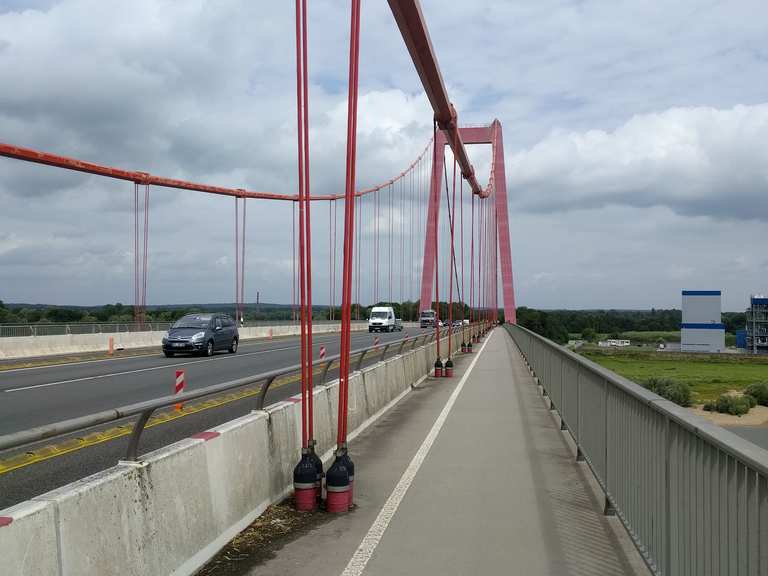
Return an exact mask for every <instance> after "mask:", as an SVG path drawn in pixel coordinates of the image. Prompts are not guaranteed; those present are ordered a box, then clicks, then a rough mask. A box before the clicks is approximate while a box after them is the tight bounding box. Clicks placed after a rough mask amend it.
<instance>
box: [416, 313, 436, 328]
mask: <svg viewBox="0 0 768 576" xmlns="http://www.w3.org/2000/svg"><path fill="white" fill-rule="evenodd" d="M419 326H420V327H421V328H434V326H435V311H434V310H422V311H421V314H420V315H419Z"/></svg>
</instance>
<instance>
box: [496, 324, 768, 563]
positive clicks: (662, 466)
mask: <svg viewBox="0 0 768 576" xmlns="http://www.w3.org/2000/svg"><path fill="white" fill-rule="evenodd" d="M506 328H507V330H508V331H509V334H510V335H511V336H512V338H513V340H514V341H515V343H516V344H517V347H518V348H519V350H520V352H521V353H522V355H523V357H524V359H525V361H526V363H527V364H528V367H529V368H530V370H531V372H532V373H533V374H534V375H535V377H536V379H537V380H538V383H539V384H540V385H541V387H542V389H543V393H544V394H545V395H547V396H549V398H550V401H551V407H552V409H553V410H556V411H557V412H558V414H559V416H560V418H561V422H562V425H561V427H562V428H563V429H564V430H568V432H569V433H570V435H571V437H572V438H573V440H574V442H575V443H576V446H577V456H576V457H577V459H578V460H581V459H583V460H585V461H586V462H587V464H588V465H589V467H590V468H591V470H592V472H593V474H594V475H595V477H596V478H597V481H598V482H599V483H600V486H601V487H602V489H603V491H604V492H605V497H606V510H605V511H606V513H607V514H614V513H615V514H617V515H618V516H619V518H621V521H622V522H623V523H624V526H625V527H626V528H627V530H628V532H629V534H630V536H631V537H632V539H633V540H634V542H635V544H636V545H637V547H638V549H639V550H640V552H641V554H642V555H643V557H644V559H645V561H646V562H647V563H648V566H649V568H650V569H651V570H652V571H653V572H654V573H655V574H660V575H661V574H663V575H665V576H672V575H674V576H678V575H691V576H695V575H701V574H732V575H741V574H744V575H750V576H751V575H758V576H766V575H768V452H766V451H765V450H763V449H761V448H759V447H758V446H755V445H754V444H752V443H751V442H748V441H746V440H744V439H742V438H740V437H738V436H736V435H735V434H733V433H731V432H729V431H727V430H725V429H724V428H721V427H719V426H715V425H713V424H710V423H709V422H707V421H706V420H704V419H702V418H700V417H697V416H695V415H693V414H691V413H690V412H689V411H688V410H686V409H685V408H681V407H680V406H678V405H676V404H674V403H672V402H670V401H668V400H665V399H663V398H661V397H660V396H658V395H656V394H654V393H652V392H649V391H648V390H646V389H645V388H643V387H641V386H639V385H637V384H635V383H634V382H631V381H629V380H627V379H626V378H623V377H621V376H619V375H617V374H615V373H613V372H611V371H610V370H607V369H605V368H603V367H601V366H599V365H597V364H595V363H594V362H591V361H589V360H587V359H586V358H584V357H582V356H580V355H578V354H575V353H574V352H571V351H570V350H568V349H566V348H564V347H562V346H559V345H557V344H555V343H554V342H551V341H550V340H547V339H546V338H543V337H541V336H539V335H538V334H535V333H533V332H531V331H530V330H527V329H525V328H522V327H520V326H517V325H509V324H507V325H506Z"/></svg>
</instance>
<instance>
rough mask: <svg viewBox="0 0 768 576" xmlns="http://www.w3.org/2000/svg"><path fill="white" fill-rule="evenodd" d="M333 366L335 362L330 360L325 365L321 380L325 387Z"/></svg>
mask: <svg viewBox="0 0 768 576" xmlns="http://www.w3.org/2000/svg"><path fill="white" fill-rule="evenodd" d="M331 364H333V360H328V362H326V363H325V367H324V368H323V376H322V378H320V382H321V383H322V384H323V385H325V378H326V376H328V370H330V368H331Z"/></svg>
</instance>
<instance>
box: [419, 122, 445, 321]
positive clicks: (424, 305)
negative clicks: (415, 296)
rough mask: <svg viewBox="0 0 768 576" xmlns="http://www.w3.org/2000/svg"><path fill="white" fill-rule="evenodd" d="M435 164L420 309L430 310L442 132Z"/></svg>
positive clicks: (438, 138)
mask: <svg viewBox="0 0 768 576" xmlns="http://www.w3.org/2000/svg"><path fill="white" fill-rule="evenodd" d="M434 145H435V148H436V153H435V154H434V158H435V160H434V162H433V165H432V179H431V181H430V184H429V206H428V207H427V231H426V234H425V237H424V263H423V265H422V269H421V299H420V301H419V308H420V310H419V311H421V310H429V309H430V308H432V294H433V293H434V290H433V288H432V287H433V286H434V284H433V282H434V280H435V245H436V242H435V235H436V234H437V222H438V220H439V216H440V196H441V194H440V192H441V191H442V186H443V179H442V174H443V165H444V163H445V155H444V154H443V152H444V150H445V145H446V141H445V135H444V134H443V131H442V130H439V131H438V132H437V135H436V136H435V144H434Z"/></svg>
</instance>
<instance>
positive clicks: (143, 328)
mask: <svg viewBox="0 0 768 576" xmlns="http://www.w3.org/2000/svg"><path fill="white" fill-rule="evenodd" d="M172 324H173V322H145V323H144V324H138V323H134V322H96V323H93V322H70V323H68V324H0V338H9V337H13V336H66V335H67V334H117V333H121V332H148V331H152V330H157V331H162V330H168V328H170V327H171V325H172Z"/></svg>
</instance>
